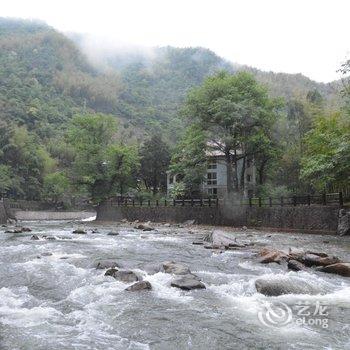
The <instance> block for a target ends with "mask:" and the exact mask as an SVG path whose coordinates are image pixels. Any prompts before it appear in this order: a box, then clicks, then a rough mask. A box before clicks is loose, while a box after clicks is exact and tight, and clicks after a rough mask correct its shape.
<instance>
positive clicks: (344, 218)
mask: <svg viewBox="0 0 350 350" xmlns="http://www.w3.org/2000/svg"><path fill="white" fill-rule="evenodd" d="M337 233H338V235H340V236H346V235H350V212H346V210H345V209H340V210H339V216H338V228H337Z"/></svg>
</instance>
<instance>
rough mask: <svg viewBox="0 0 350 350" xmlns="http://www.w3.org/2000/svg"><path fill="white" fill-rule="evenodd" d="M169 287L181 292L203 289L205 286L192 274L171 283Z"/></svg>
mask: <svg viewBox="0 0 350 350" xmlns="http://www.w3.org/2000/svg"><path fill="white" fill-rule="evenodd" d="M171 286H172V287H176V288H180V289H183V290H193V289H205V285H204V284H203V283H202V282H201V281H200V280H199V278H198V277H197V276H195V275H192V274H187V275H184V276H182V277H180V278H176V279H174V280H173V281H171Z"/></svg>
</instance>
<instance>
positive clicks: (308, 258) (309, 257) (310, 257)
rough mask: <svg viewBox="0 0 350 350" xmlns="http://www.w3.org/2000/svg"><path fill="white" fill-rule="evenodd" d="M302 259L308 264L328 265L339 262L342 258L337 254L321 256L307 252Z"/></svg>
mask: <svg viewBox="0 0 350 350" xmlns="http://www.w3.org/2000/svg"><path fill="white" fill-rule="evenodd" d="M301 261H302V262H303V263H304V265H306V266H310V267H311V266H327V265H333V264H336V263H339V262H340V260H339V258H337V257H336V256H323V257H322V256H320V255H316V254H305V255H304V256H303V257H302V259H301Z"/></svg>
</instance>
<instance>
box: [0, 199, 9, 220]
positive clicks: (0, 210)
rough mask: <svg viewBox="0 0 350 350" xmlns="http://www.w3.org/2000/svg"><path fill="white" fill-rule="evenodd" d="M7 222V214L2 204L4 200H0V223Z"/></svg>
mask: <svg viewBox="0 0 350 350" xmlns="http://www.w3.org/2000/svg"><path fill="white" fill-rule="evenodd" d="M6 222H7V214H6V209H5V206H4V202H3V201H0V224H6Z"/></svg>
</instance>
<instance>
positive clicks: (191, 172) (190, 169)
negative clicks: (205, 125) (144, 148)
mask: <svg viewBox="0 0 350 350" xmlns="http://www.w3.org/2000/svg"><path fill="white" fill-rule="evenodd" d="M206 148H207V135H206V133H205V132H204V131H203V129H202V128H201V127H200V126H199V125H197V124H193V125H191V126H190V127H188V128H187V129H186V131H185V134H184V135H183V137H182V139H181V140H180V142H179V144H178V145H177V147H176V149H175V152H174V154H173V156H172V159H171V165H170V171H171V173H172V174H173V175H178V176H177V179H178V180H179V179H181V181H182V182H183V185H184V186H183V187H184V189H182V187H181V191H182V192H184V193H185V194H187V195H188V196H192V195H194V194H196V195H197V194H198V193H199V186H200V185H201V184H202V182H203V179H204V176H205V172H206V164H207V157H206ZM181 191H178V192H181ZM182 192H181V193H182Z"/></svg>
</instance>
